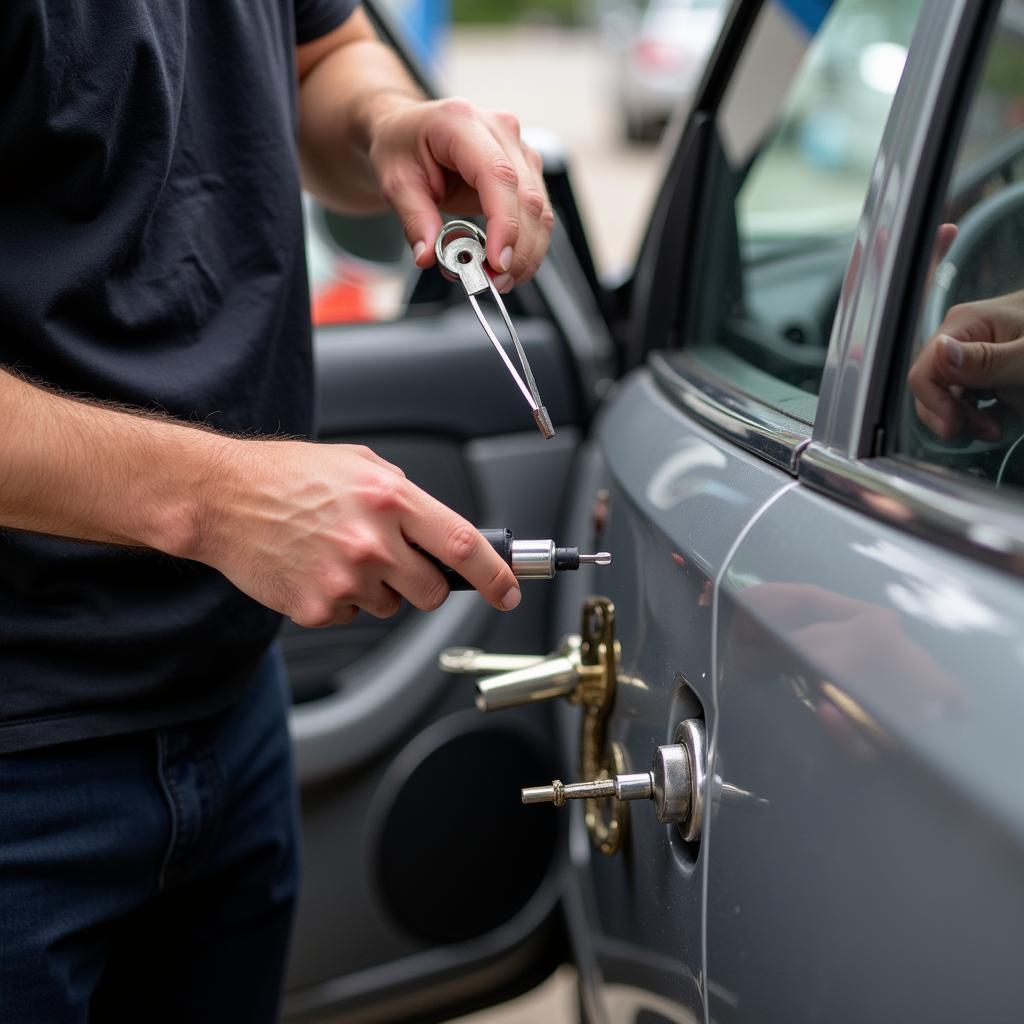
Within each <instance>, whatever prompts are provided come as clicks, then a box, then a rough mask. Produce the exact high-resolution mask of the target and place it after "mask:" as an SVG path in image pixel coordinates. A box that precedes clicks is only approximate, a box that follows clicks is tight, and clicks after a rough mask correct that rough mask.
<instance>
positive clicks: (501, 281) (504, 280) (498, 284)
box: [494, 274, 512, 292]
mask: <svg viewBox="0 0 1024 1024" xmlns="http://www.w3.org/2000/svg"><path fill="white" fill-rule="evenodd" d="M494 287H495V288H497V289H498V291H499V292H507V291H508V290H509V288H511V287H512V275H511V274H502V275H501V276H500V277H496V278H495V279H494Z"/></svg>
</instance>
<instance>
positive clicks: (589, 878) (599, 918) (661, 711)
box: [559, 369, 792, 1021]
mask: <svg viewBox="0 0 1024 1024" xmlns="http://www.w3.org/2000/svg"><path fill="white" fill-rule="evenodd" d="M596 444H597V446H598V450H599V457H600V464H601V471H602V475H603V484H604V486H606V487H607V489H608V492H609V501H608V516H607V526H606V527H605V530H604V533H603V535H602V538H601V543H602V545H604V546H607V547H608V549H609V550H611V551H612V552H613V553H614V556H615V560H614V562H613V564H612V566H611V567H610V568H608V569H606V570H604V571H603V572H602V573H601V575H600V577H599V578H597V579H594V578H593V577H591V579H590V580H589V581H588V583H590V584H591V585H593V586H596V587H599V589H600V592H601V593H603V594H605V595H607V596H608V597H610V598H611V599H612V600H613V601H614V602H615V606H616V636H617V638H618V640H619V642H620V644H621V662H620V681H619V685H618V687H617V691H616V702H615V710H614V717H613V724H612V728H611V734H610V739H611V740H615V741H618V742H620V743H621V744H622V745H623V747H624V748H625V750H626V753H627V760H628V763H629V766H628V770H631V771H643V770H645V769H646V768H648V767H649V765H650V761H651V757H652V755H653V753H654V750H655V748H656V747H657V746H659V745H661V744H664V743H670V742H672V739H673V734H674V730H675V728H676V726H677V725H678V724H679V722H681V721H683V720H684V719H687V718H692V717H699V718H703V719H704V720H705V722H706V725H707V728H708V729H709V731H710V729H711V728H712V727H713V722H714V705H713V696H714V694H713V690H712V686H711V656H712V649H711V644H710V637H711V635H712V620H713V615H714V608H713V601H712V599H713V593H714V586H715V581H716V579H717V578H718V575H719V573H720V572H721V570H722V567H723V566H724V565H725V564H726V560H727V558H728V555H729V552H730V550H731V549H732V547H733V545H734V544H735V543H736V540H737V538H738V537H739V536H740V535H741V534H742V532H743V530H744V529H745V528H746V525H747V523H748V522H749V521H750V520H751V519H752V518H753V517H754V515H755V514H756V513H757V511H758V509H759V508H760V507H761V506H762V505H764V504H765V503H766V502H768V501H769V500H770V499H771V498H772V496H773V495H775V494H776V493H778V492H779V491H780V489H782V488H784V487H786V486H787V485H789V484H791V482H792V477H791V476H789V474H787V473H785V472H783V471H782V470H780V469H778V468H777V467H775V466H772V465H770V464H768V463H766V462H764V461H762V460H760V459H758V458H756V457H755V456H752V455H750V454H748V453H747V452H745V451H743V450H741V449H739V448H738V447H736V446H735V445H734V444H731V443H730V442H729V441H727V440H725V439H724V438H722V437H721V436H719V435H716V434H714V433H712V432H710V431H708V430H707V429H706V428H704V427H703V426H701V425H700V424H698V423H697V422H695V421H694V420H693V419H692V418H691V417H690V416H689V415H688V414H687V412H686V411H685V409H684V408H683V406H681V405H680V404H678V403H677V402H675V401H673V400H672V398H670V397H669V395H667V394H666V393H665V391H664V390H663V389H662V388H661V387H660V386H659V385H658V384H657V382H656V380H655V377H654V375H653V374H652V373H651V371H650V370H648V369H643V370H640V371H636V372H634V373H633V374H631V375H630V376H629V377H628V378H626V380H625V381H624V382H623V383H622V385H621V386H620V389H619V391H618V392H617V394H616V396H615V397H614V399H613V400H612V401H611V402H610V403H609V405H608V406H607V408H606V409H605V410H604V411H603V413H602V415H601V417H600V419H599V422H598V424H597V426H596ZM574 514H575V515H576V516H577V517H578V522H577V523H576V524H575V525H574V527H573V528H574V529H575V530H577V531H578V530H583V529H584V528H585V519H584V517H585V516H586V514H587V509H586V508H585V507H584V506H582V505H581V507H579V508H577V509H576V510H575V513H574ZM560 586H561V587H563V588H566V587H568V588H577V587H578V586H579V584H578V583H577V581H575V580H566V581H564V582H563V583H561V584H560ZM574 604H575V605H576V609H575V610H576V615H577V616H578V614H579V611H578V609H579V605H578V604H577V603H576V602H575V600H565V599H564V598H560V600H559V608H560V609H561V610H562V613H563V614H564V615H565V616H566V621H565V622H563V628H564V629H566V630H568V629H570V628H573V629H575V628H577V626H576V624H575V623H573V622H571V620H570V618H569V616H570V615H571V613H572V609H573V605H574ZM560 719H561V727H562V734H563V740H562V744H561V746H562V747H563V748H564V749H567V750H574V751H577V752H578V748H579V742H578V731H579V721H578V718H577V716H576V714H575V713H574V711H573V709H563V710H562V713H561V715H560ZM565 771H566V773H567V774H569V775H570V776H571V777H574V778H575V777H577V775H578V771H579V767H578V760H577V761H575V762H574V763H571V764H567V765H566V766H565ZM574 772H575V773H576V774H574ZM629 813H630V825H629V836H628V839H627V841H626V844H625V846H624V849H623V850H622V851H621V852H620V853H619V854H617V855H615V856H612V857H609V856H605V855H603V854H601V853H599V852H597V851H595V850H593V849H592V848H591V847H590V846H589V845H588V844H587V843H586V842H585V841H583V840H582V839H581V838H580V837H582V836H585V826H584V823H583V820H582V814H581V811H580V809H578V808H577V807H575V806H574V807H573V808H572V818H571V824H570V829H571V834H572V836H573V842H572V845H571V847H570V850H571V857H572V865H573V868H574V870H573V872H572V876H571V880H570V882H569V883H568V884H569V885H570V887H571V890H572V891H571V892H570V894H569V895H568V896H567V908H568V913H569V914H570V932H571V934H572V935H573V936H574V941H575V942H576V945H575V947H574V952H575V956H576V959H577V962H578V963H579V965H580V971H581V976H582V978H583V979H584V982H585V983H589V987H588V989H587V991H586V995H585V998H586V999H587V1001H588V1009H589V1011H590V1016H591V1017H592V1018H593V1020H594V1021H603V1020H629V1019H632V1017H631V1016H629V1014H628V1013H626V1012H625V1009H624V1008H625V1007H626V1005H627V1004H630V1000H632V1003H631V1004H630V1005H632V1007H633V1008H632V1011H631V1012H632V1013H633V1014H634V1015H635V1014H636V1013H637V1012H639V1011H640V1010H644V1011H645V1012H648V1013H656V1014H657V1013H660V1014H661V1016H660V1017H659V1016H655V1017H651V1018H650V1019H652V1020H660V1019H698V1020H702V1019H703V1018H704V996H703V990H704V982H703V978H702V973H701V971H702V968H701V965H702V962H703V923H702V921H703V900H704V882H703V871H704V867H703V858H704V851H703V844H702V843H701V844H693V843H686V842H684V841H683V839H682V837H681V836H680V834H679V832H678V830H677V829H676V827H675V826H667V825H659V824H658V823H657V821H656V819H655V816H654V813H653V810H652V809H651V807H650V806H649V805H647V804H645V803H642V802H641V803H636V804H633V805H631V807H630V812H629ZM574 918H575V919H574ZM581 935H586V940H585V942H580V940H579V939H578V936H581ZM666 1005H671V1006H675V1007H677V1011H678V1014H681V1015H682V1016H678V1015H677V1016H676V1017H665V1015H664V1012H663V1011H664V1008H665V1006H666ZM658 1006H660V1007H661V1009H660V1010H659V1009H658ZM687 1015H688V1016H687ZM645 1019H647V1018H645Z"/></svg>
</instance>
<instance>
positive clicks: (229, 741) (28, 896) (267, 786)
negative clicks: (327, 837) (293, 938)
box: [0, 648, 298, 1024]
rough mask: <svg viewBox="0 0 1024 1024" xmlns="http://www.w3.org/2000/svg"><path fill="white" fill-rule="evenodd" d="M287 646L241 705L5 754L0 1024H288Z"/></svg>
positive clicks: (290, 818) (294, 829)
mask: <svg viewBox="0 0 1024 1024" xmlns="http://www.w3.org/2000/svg"><path fill="white" fill-rule="evenodd" d="M287 707H288V696H287V692H286V683H285V675H284V669H283V666H282V664H281V659H280V654H279V653H278V652H277V650H276V648H275V649H273V650H272V651H271V652H270V654H268V655H267V657H266V658H265V659H264V661H263V663H262V665H261V666H260V669H259V672H258V674H257V678H256V679H255V680H254V682H253V685H252V686H251V688H250V689H249V690H248V691H246V696H245V697H244V698H243V700H242V702H241V703H240V704H238V705H237V706H235V707H234V708H231V709H230V710H228V711H225V712H222V713H221V714H218V715H216V716H213V717H211V718H208V719H204V720H203V721H200V722H193V723H190V724H188V725H183V726H179V727H175V728H171V729H161V730H158V731H156V732H146V733H137V734H133V735H128V736H120V737H116V738H113V739H104V740H95V741H89V742H85V743H73V744H66V745H62V746H55V747H50V748H46V749H43V750H34V751H26V752H24V753H20V754H10V755H5V756H2V757H0V1021H2V1022H3V1024H84V1022H86V1021H89V1022H90V1024H104V1022H107V1021H126V1022H127V1021H131V1022H132V1024H160V1022H163V1021H166V1022H168V1024H170V1022H174V1024H204V1022H207V1021H209V1022H210V1024H233V1022H239V1024H261V1022H268V1024H269V1022H271V1021H274V1020H276V1019H277V1010H278V1001H279V997H280V989H281V980H282V973H283V970H284V961H285V953H286V950H287V944H288V935H289V930H290V926H291V920H292V911H293V907H294V903H295V897H296V893H297V888H298V824H297V814H296V804H297V801H296V796H295V786H294V777H293V772H292V764H291V751H290V747H289V742H288V732H287Z"/></svg>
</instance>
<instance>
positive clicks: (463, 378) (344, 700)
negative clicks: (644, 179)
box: [282, 12, 612, 1022]
mask: <svg viewBox="0 0 1024 1024" xmlns="http://www.w3.org/2000/svg"><path fill="white" fill-rule="evenodd" d="M371 13H373V14H375V16H377V17H378V18H379V17H380V15H379V12H371ZM381 25H382V27H383V28H384V29H387V25H386V23H384V22H381ZM563 199H564V195H563ZM563 211H564V206H563ZM310 214H311V218H310V219H311V223H312V225H313V230H314V231H316V230H319V228H318V225H319V226H321V227H322V226H323V224H324V223H326V221H325V218H324V216H323V212H322V211H319V210H317V209H316V208H315V207H313V206H311V207H310ZM570 222H571V218H570ZM565 223H566V219H565V218H564V217H563V220H562V221H560V223H559V225H558V227H557V229H556V235H555V238H554V240H553V244H552V250H551V255H550V257H549V259H548V260H547V261H546V263H545V266H544V268H543V269H542V272H541V273H540V274H539V275H538V277H537V279H536V280H535V282H534V283H532V284H531V285H530V286H527V287H522V288H519V289H517V290H516V293H515V294H514V295H512V296H510V297H509V298H508V300H507V301H508V305H509V310H510V312H511V315H512V317H513V319H514V321H515V323H516V326H517V328H518V331H519V334H520V337H521V339H522V342H523V345H524V347H525V350H526V352H527V354H528V357H529V361H530V363H531V366H532V368H533V371H534V373H535V375H536V379H537V383H538V385H539V388H540V391H541V395H542V397H543V399H544V400H545V402H546V404H547V408H548V410H549V413H550V415H551V417H552V419H553V421H554V424H555V428H556V434H555V437H554V438H553V439H551V440H544V439H543V438H541V436H540V435H539V433H538V432H537V430H536V428H535V426H534V424H533V420H532V418H531V416H530V410H529V408H528V407H527V405H526V403H525V402H524V401H523V399H522V396H521V395H520V394H519V391H518V390H517V389H516V387H515V386H514V384H513V383H512V381H511V380H510V379H509V377H508V374H507V372H506V370H505V368H504V367H503V366H502V365H501V362H500V361H499V359H498V358H497V356H496V354H495V352H494V350H493V349H492V347H491V345H490V343H489V342H488V341H487V339H486V337H485V336H484V334H483V332H482V330H481V328H480V325H479V324H478V323H477V321H476V319H475V317H474V315H473V312H472V310H471V309H470V307H469V305H468V303H467V302H466V299H465V296H464V294H462V293H461V292H460V291H459V290H458V288H457V286H455V287H452V286H450V285H449V284H448V283H447V282H444V281H443V280H442V279H441V277H440V275H439V274H438V273H437V271H428V272H425V273H424V274H423V275H422V277H421V278H420V279H419V280H418V281H413V282H411V286H412V293H411V297H410V299H409V300H408V301H407V302H405V303H403V306H402V309H401V311H400V313H399V314H398V315H397V316H396V317H394V318H392V319H387V320H383V321H378V322H373V323H361V324H360V323H345V324H329V323H328V324H322V325H321V326H319V327H318V329H317V330H316V332H315V336H314V348H315V360H316V371H317V388H318V393H317V405H318V411H319V412H318V419H319V423H318V426H319V435H320V439H321V440H322V441H324V442H328V443H331V442H354V443H360V444H366V445H369V446H370V447H371V448H372V449H373V450H374V451H376V452H377V453H378V454H380V455H382V456H383V457H384V458H387V459H389V460H391V461H392V462H394V463H395V464H396V465H398V466H400V467H401V468H402V469H403V470H404V471H405V472H406V474H407V475H408V476H409V478H410V479H411V480H413V481H414V482H415V483H417V484H419V485H420V486H422V487H423V488H425V489H426V490H427V491H428V492H430V493H431V494H433V495H435V496H436V497H438V498H439V499H440V500H442V501H444V502H446V503H447V504H448V505H450V506H451V507H453V508H455V509H457V510H458V511H459V512H461V513H462V514H463V515H465V516H466V517H467V518H469V519H470V520H471V521H472V522H474V523H476V524H477V525H479V526H482V527H488V526H492V527H493V526H507V527H509V528H511V529H512V530H513V531H514V532H515V534H516V535H517V536H518V537H520V538H531V537H532V538H558V534H557V526H558V519H559V511H560V507H561V503H562V499H563V494H564V492H565V489H566V486H567V482H568V481H569V480H570V479H571V470H572V466H573V464H574V460H575V457H576V449H577V446H578V443H579V440H580V438H581V436H582V434H583V432H584V431H585V430H586V425H587V422H588V420H589V418H590V416H591V413H592V409H593V407H594V405H595V404H596V402H597V394H598V391H599V389H600V386H601V381H602V380H604V379H605V378H606V377H607V375H608V374H609V372H610V369H611V364H612V350H611V344H610V340H609V336H608V332H607V329H606V327H605V325H604V322H603V320H602V318H601V316H600V315H599V313H598V311H597V308H596V304H595V298H594V294H593V291H592V290H591V288H590V287H588V285H587V283H586V270H585V269H584V268H582V267H581V266H580V261H579V257H578V255H577V252H576V251H574V249H573V247H572V245H571V244H570V242H569V240H568V236H567V233H566V231H565V229H564V226H563V225H564V224H565ZM332 230H333V232H334V234H333V235H332V236H331V238H328V239H326V241H325V238H324V237H317V238H315V239H314V241H316V242H317V244H320V245H323V244H331V239H332V238H333V240H334V242H337V240H338V238H341V239H342V240H344V239H345V238H353V239H357V240H358V237H359V235H360V234H361V233H362V232H360V231H359V229H358V225H353V224H346V223H344V222H338V221H336V222H334V223H333V225H332ZM381 230H386V227H383V226H381V225H377V226H376V227H375V229H374V233H373V238H374V239H376V240H377V241H378V242H379V241H380V239H381V238H383V237H385V236H383V235H381V234H380V231H381ZM363 244H365V240H364V243H363ZM356 247H358V246H356ZM401 248H403V247H402V246H400V249H401ZM584 262H585V261H584ZM491 314H492V319H496V317H494V311H493V310H491ZM497 322H498V323H500V320H498V321H497ZM558 539H559V540H560V541H561V542H562V543H570V544H571V543H574V541H572V540H569V539H565V538H558ZM551 599H552V591H551V589H550V586H548V585H546V584H544V583H539V582H538V583H534V584H532V585H530V584H526V585H524V597H523V602H522V605H521V606H520V608H519V609H517V611H516V612H515V613H514V614H509V615H501V614H500V613H496V612H494V611H493V610H492V609H490V608H489V607H488V606H486V605H485V604H484V603H483V602H482V601H481V600H480V599H479V598H478V597H477V595H476V594H475V593H468V594H467V593H455V594H452V595H451V597H450V598H449V599H448V601H447V602H446V603H445V605H444V606H443V607H442V608H441V609H439V610H438V611H436V612H434V613H431V614H429V615H425V614H421V613H419V612H416V611H414V610H410V609H408V608H403V610H402V611H400V612H399V614H398V615H396V616H395V617H394V618H392V619H389V620H386V621H381V620H376V619H372V618H370V617H369V616H366V615H363V614H360V616H359V617H358V618H357V619H356V620H355V621H354V622H353V623H352V624H350V625H347V626H344V627H339V628H331V629H325V630H301V629H298V628H297V627H294V626H292V625H290V624H289V625H287V626H286V628H285V630H284V633H283V636H282V642H283V646H284V651H285V656H286V660H287V662H288V667H289V671H290V678H291V684H292V690H293V708H292V714H291V731H292V735H293V739H294V743H295V754H296V762H297V772H298V778H299V783H300V786H301V798H302V834H303V843H304V869H303V888H302V893H301V898H300V904H299V909H298V917H297V922H296V928H295V934H294V938H293V942H292V950H291V958H290V967H289V973H288V981H287V995H286V998H285V1007H284V1018H285V1019H286V1020H288V1021H316V1020H342V1019H343V1020H345V1021H350V1022H356V1021H362V1020H372V1021H381V1022H383V1021H390V1020H402V1021H407V1020H427V1019H446V1018H447V1017H449V1016H452V1015H454V1014H456V1013H458V1012H465V1011H468V1010H470V1009H472V1008H474V1007H476V1006H479V1005H485V1004H487V1003H489V1002H493V1001H495V1000H497V999H500V998H503V997H505V996H507V995H512V994H515V993H517V992H519V991H522V990H524V989H526V988H529V987H530V986H531V985H532V984H535V983H536V982H537V981H539V980H540V978H542V977H543V976H544V975H545V973H546V972H548V971H550V970H551V968H552V966H553V965H555V964H556V963H558V962H559V961H560V960H561V959H562V958H563V957H564V952H563V949H562V945H561V940H560V934H561V932H560V921H559V918H558V895H559V894H558V872H557V863H558V858H557V835H556V830H555V827H554V825H553V823H552V822H551V821H545V820H540V819H537V818H535V817H532V816H530V815H529V814H528V813H524V812H526V811H527V809H525V808H522V807H521V806H520V805H519V801H518V798H517V785H518V783H519V780H520V775H521V773H522V772H523V771H527V772H528V773H531V774H545V773H548V772H550V771H551V770H552V766H553V764H554V758H553V746H554V745H553V743H552V735H553V731H552V726H551V721H550V717H549V713H548V712H547V711H546V710H545V709H536V708H527V709H523V710H521V711H519V712H514V713H511V714H509V715H506V716H504V717H503V718H501V719H497V720H496V719H488V718H486V717H484V716H482V715H480V713H479V712H478V711H476V710H475V708H474V706H473V688H472V684H471V682H470V681H469V680H467V679H465V678H461V679H460V678H457V677H453V676H450V675H445V674H444V673H442V672H441V671H440V669H439V668H438V665H437V660H438V654H439V652H440V651H441V650H442V649H444V648H446V647H449V646H452V645H460V646H470V647H473V646H479V647H483V648H488V649H491V650H497V651H508V652H521V653H543V652H545V651H546V650H547V649H548V647H549V644H550V610H549V609H550V601H551Z"/></svg>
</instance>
